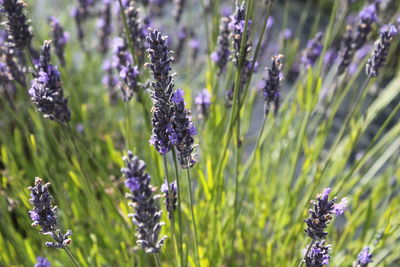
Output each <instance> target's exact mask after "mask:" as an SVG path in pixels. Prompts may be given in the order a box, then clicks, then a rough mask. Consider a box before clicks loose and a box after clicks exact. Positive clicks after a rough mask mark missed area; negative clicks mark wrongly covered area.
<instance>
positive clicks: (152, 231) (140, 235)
mask: <svg viewBox="0 0 400 267" xmlns="http://www.w3.org/2000/svg"><path fill="white" fill-rule="evenodd" d="M123 160H124V161H125V168H122V169H121V172H122V173H123V175H124V176H125V178H126V180H125V185H126V187H127V188H128V189H129V190H130V191H131V193H130V194H127V195H126V197H127V198H128V199H129V200H131V201H132V204H131V206H132V207H133V208H134V211H135V213H134V214H130V215H129V217H131V218H132V222H133V223H134V224H135V225H136V237H137V241H136V243H137V244H138V245H140V246H141V247H142V249H143V250H144V251H145V252H146V253H158V252H160V249H161V247H162V245H163V243H164V240H165V239H166V236H164V237H162V238H161V239H159V234H160V230H161V227H162V226H163V225H164V223H162V222H160V218H161V213H162V211H161V210H159V208H158V206H157V204H156V199H157V196H154V188H152V187H151V185H150V175H149V174H148V173H146V172H145V169H146V164H145V163H144V161H142V160H139V159H138V158H137V157H136V156H133V154H132V152H131V151H128V155H127V156H126V157H124V158H123Z"/></svg>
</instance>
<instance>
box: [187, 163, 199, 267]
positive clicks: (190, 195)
mask: <svg viewBox="0 0 400 267" xmlns="http://www.w3.org/2000/svg"><path fill="white" fill-rule="evenodd" d="M186 173H187V182H188V187H189V188H188V192H189V205H190V213H191V215H192V224H193V231H194V245H195V256H196V261H197V266H200V258H199V244H198V238H197V224H196V218H195V216H194V210H193V193H192V181H191V177H190V170H189V168H187V169H186Z"/></svg>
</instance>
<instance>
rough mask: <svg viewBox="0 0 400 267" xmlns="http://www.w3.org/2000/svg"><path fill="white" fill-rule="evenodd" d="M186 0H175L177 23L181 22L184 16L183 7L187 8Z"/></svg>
mask: <svg viewBox="0 0 400 267" xmlns="http://www.w3.org/2000/svg"><path fill="white" fill-rule="evenodd" d="M185 3H186V0H174V4H175V9H174V17H175V21H176V23H179V22H180V20H181V17H182V13H183V9H184V8H185Z"/></svg>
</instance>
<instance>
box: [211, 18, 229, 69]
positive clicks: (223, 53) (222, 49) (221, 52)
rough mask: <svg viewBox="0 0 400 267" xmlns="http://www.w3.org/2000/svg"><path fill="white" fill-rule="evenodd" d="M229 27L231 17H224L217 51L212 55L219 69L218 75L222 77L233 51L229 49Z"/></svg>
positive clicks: (220, 27)
mask: <svg viewBox="0 0 400 267" xmlns="http://www.w3.org/2000/svg"><path fill="white" fill-rule="evenodd" d="M228 25H229V17H223V18H222V19H221V23H220V26H219V35H218V45H217V50H216V51H214V52H213V53H212V54H211V59H212V60H213V61H214V62H215V64H216V65H217V67H218V75H221V74H222V72H223V71H224V70H225V67H226V64H227V63H228V59H229V56H230V54H231V51H230V49H229V48H230V42H229V35H230V30H229V27H228Z"/></svg>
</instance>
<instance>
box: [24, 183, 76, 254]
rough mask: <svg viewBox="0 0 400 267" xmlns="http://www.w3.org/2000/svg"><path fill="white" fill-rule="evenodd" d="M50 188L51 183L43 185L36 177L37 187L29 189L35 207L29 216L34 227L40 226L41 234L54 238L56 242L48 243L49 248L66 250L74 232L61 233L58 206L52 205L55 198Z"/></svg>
mask: <svg viewBox="0 0 400 267" xmlns="http://www.w3.org/2000/svg"><path fill="white" fill-rule="evenodd" d="M49 186H50V183H46V184H43V180H42V179H40V178H39V177H36V178H35V186H34V187H32V186H30V187H28V189H29V190H30V191H31V198H30V199H29V202H30V203H31V204H32V205H33V209H32V210H30V211H29V215H30V217H31V219H32V221H33V223H32V226H37V225H39V226H40V227H41V229H40V233H42V234H44V235H51V236H52V237H53V239H54V241H55V242H46V246H47V247H53V248H65V247H66V246H67V245H69V244H70V243H71V239H69V238H68V237H69V236H70V235H72V231H71V230H68V231H67V233H66V234H64V235H63V234H62V233H61V230H60V228H59V227H58V223H57V206H52V205H51V201H52V199H53V197H52V196H51V195H50V193H49V190H48V187H49Z"/></svg>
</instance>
